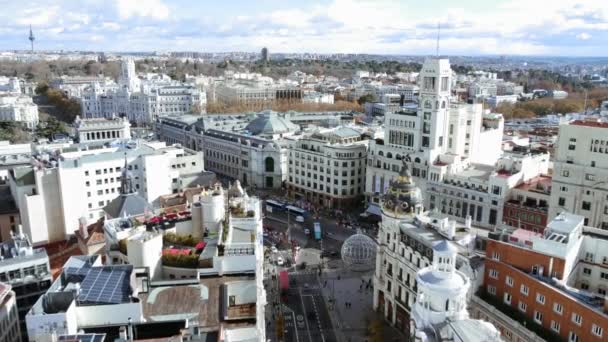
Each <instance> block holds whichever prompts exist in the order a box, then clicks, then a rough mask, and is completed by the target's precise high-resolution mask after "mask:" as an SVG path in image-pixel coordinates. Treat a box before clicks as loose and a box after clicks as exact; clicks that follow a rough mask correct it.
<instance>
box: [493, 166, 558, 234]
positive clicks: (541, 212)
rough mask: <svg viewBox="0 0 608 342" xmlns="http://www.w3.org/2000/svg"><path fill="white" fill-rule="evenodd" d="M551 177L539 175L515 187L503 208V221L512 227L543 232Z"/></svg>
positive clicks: (545, 223)
mask: <svg viewBox="0 0 608 342" xmlns="http://www.w3.org/2000/svg"><path fill="white" fill-rule="evenodd" d="M550 198H551V177H549V176H544V175H541V176H538V177H536V178H534V179H531V180H529V181H527V182H525V183H522V184H520V185H518V186H517V187H515V188H513V189H512V190H511V192H510V194H509V199H508V200H507V201H506V202H505V205H504V209H503V221H504V223H505V224H507V225H509V226H511V227H517V228H522V229H526V230H531V231H533V232H537V233H542V232H543V231H544V230H545V227H546V226H547V215H548V211H549V201H550Z"/></svg>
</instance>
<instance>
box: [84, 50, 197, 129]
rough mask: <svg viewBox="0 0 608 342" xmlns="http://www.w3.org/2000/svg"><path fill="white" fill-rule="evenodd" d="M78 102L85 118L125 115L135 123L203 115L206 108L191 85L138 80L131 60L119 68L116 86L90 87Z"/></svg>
mask: <svg viewBox="0 0 608 342" xmlns="http://www.w3.org/2000/svg"><path fill="white" fill-rule="evenodd" d="M80 101H81V108H82V115H83V117H85V118H103V117H105V118H111V117H113V116H118V115H125V116H126V117H127V118H128V119H129V120H131V121H135V122H138V123H151V122H153V121H154V120H156V118H157V117H161V116H167V115H173V114H187V113H196V114H201V113H205V110H206V104H207V98H206V95H205V93H204V92H201V91H200V90H199V89H198V87H196V86H194V85H189V84H182V83H180V82H177V81H171V80H170V79H169V80H168V79H167V77H165V76H156V77H148V78H147V79H140V78H138V76H137V74H136V73H135V65H134V62H133V61H132V60H130V59H127V60H124V61H123V63H122V64H121V75H120V78H119V82H118V84H115V83H114V84H100V83H97V82H96V83H92V84H90V86H89V87H87V88H86V89H85V90H83V91H82V92H81V94H80Z"/></svg>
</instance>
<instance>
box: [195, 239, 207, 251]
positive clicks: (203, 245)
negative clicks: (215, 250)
mask: <svg viewBox="0 0 608 342" xmlns="http://www.w3.org/2000/svg"><path fill="white" fill-rule="evenodd" d="M206 245H207V243H205V242H204V241H201V242H199V243H197V244H196V246H194V248H196V250H202V249H203V248H205V246H206Z"/></svg>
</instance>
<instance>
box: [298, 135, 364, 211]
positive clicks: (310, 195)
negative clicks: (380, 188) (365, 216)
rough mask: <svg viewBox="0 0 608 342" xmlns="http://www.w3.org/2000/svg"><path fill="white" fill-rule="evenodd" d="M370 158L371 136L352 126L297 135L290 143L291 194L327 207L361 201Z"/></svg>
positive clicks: (354, 203)
mask: <svg viewBox="0 0 608 342" xmlns="http://www.w3.org/2000/svg"><path fill="white" fill-rule="evenodd" d="M288 140H291V139H288ZM366 159H367V139H366V138H365V137H363V134H362V133H361V132H360V131H358V130H356V129H353V128H351V127H348V126H342V127H338V128H333V129H325V130H319V131H316V132H313V133H308V134H304V135H303V136H298V137H294V138H293V140H292V141H290V143H289V157H288V160H289V168H288V179H287V194H288V196H290V197H294V198H296V199H306V200H307V201H309V202H311V203H315V204H318V205H319V206H324V207H326V208H336V207H344V206H351V205H358V204H359V203H360V201H361V199H362V195H363V190H364V187H365V163H366Z"/></svg>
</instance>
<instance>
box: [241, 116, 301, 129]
mask: <svg viewBox="0 0 608 342" xmlns="http://www.w3.org/2000/svg"><path fill="white" fill-rule="evenodd" d="M245 130H247V131H249V132H251V134H253V135H274V134H285V133H290V132H295V131H298V130H300V127H299V126H298V125H296V124H294V123H293V122H291V121H290V120H289V119H286V118H284V117H281V116H279V115H278V114H277V113H276V112H272V111H266V112H262V113H260V114H259V116H258V117H257V118H256V119H254V120H253V121H251V122H250V123H249V124H248V125H247V127H245Z"/></svg>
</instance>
